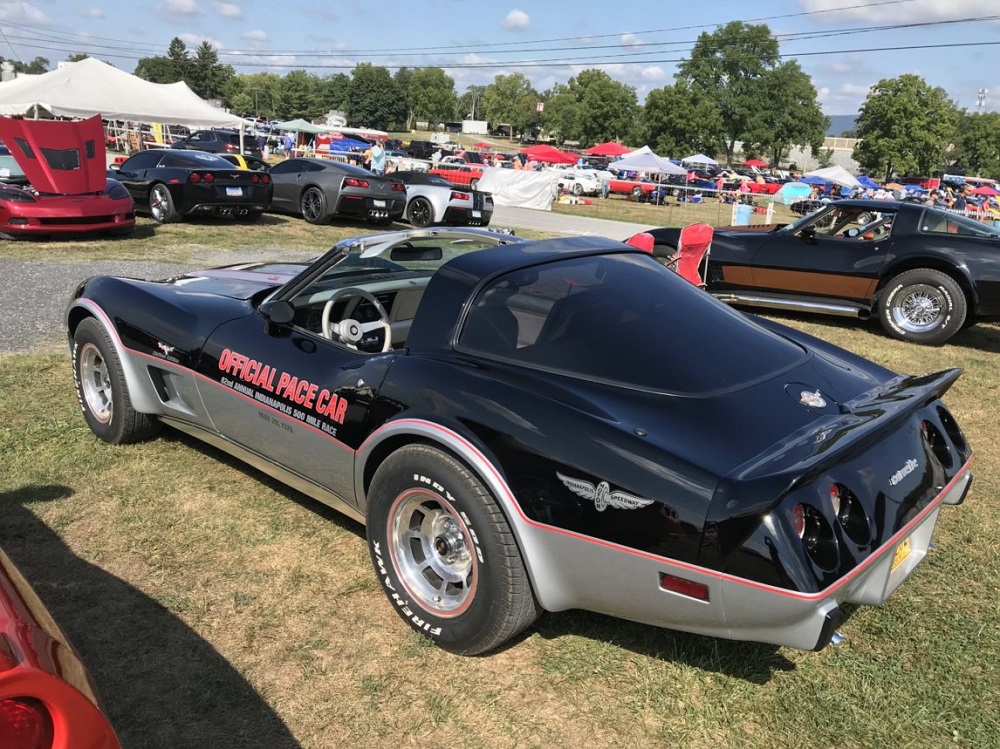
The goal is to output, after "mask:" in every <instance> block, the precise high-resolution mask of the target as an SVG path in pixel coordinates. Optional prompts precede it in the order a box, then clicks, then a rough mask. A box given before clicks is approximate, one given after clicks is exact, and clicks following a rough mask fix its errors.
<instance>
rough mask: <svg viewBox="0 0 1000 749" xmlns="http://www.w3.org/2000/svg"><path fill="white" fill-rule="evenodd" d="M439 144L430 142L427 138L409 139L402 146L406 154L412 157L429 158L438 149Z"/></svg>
mask: <svg viewBox="0 0 1000 749" xmlns="http://www.w3.org/2000/svg"><path fill="white" fill-rule="evenodd" d="M440 148H441V147H440V146H439V145H438V144H437V143H431V142H430V141H429V140H411V141H410V142H409V144H408V145H407V146H406V147H405V148H403V150H404V151H406V155H407V156H409V157H411V158H414V159H429V158H430V157H431V156H433V155H434V152H435V151H438V150H440Z"/></svg>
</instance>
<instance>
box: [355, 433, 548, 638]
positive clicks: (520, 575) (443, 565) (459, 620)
mask: <svg viewBox="0 0 1000 749" xmlns="http://www.w3.org/2000/svg"><path fill="white" fill-rule="evenodd" d="M367 532H368V547H369V551H370V552H371V557H372V562H373V563H374V565H375V570H376V572H377V573H378V576H379V581H380V582H381V584H382V587H383V589H384V590H385V593H386V595H387V596H388V597H389V600H390V602H391V603H392V604H393V608H394V609H395V610H396V613H398V614H399V615H400V616H401V617H402V618H403V619H404V620H405V621H406V623H407V624H409V625H410V626H411V627H412V628H413V629H415V630H416V631H417V632H419V633H421V634H422V635H425V636H427V637H429V638H431V639H432V640H433V641H434V642H436V643H437V644H438V645H440V646H441V647H442V648H445V649H446V650H450V651H451V652H454V653H459V654H461V655H478V654H480V653H485V652H487V651H489V650H492V649H494V648H496V647H499V646H500V645H502V644H503V643H505V642H506V641H508V640H510V639H511V638H512V637H514V636H515V635H517V634H518V633H519V632H521V631H522V630H524V629H525V628H526V627H528V626H529V625H530V624H531V623H532V622H533V621H534V620H535V619H536V618H537V617H538V614H539V613H540V609H539V606H538V604H537V602H536V601H535V597H534V594H533V593H532V591H531V583H530V582H529V580H528V574H527V571H526V569H525V566H524V562H523V560H522V559H521V554H520V552H519V550H518V548H517V543H516V541H515V540H514V535H513V533H512V532H511V529H510V526H509V525H508V524H507V520H506V518H505V517H504V514H503V512H502V511H501V510H500V508H499V506H498V505H497V503H496V500H495V499H494V498H493V496H492V495H491V494H490V492H489V490H487V489H486V487H485V486H483V484H482V483H481V482H480V481H479V480H478V479H477V478H476V477H475V476H474V475H473V474H472V473H471V472H470V471H469V470H468V468H466V467H465V466H464V465H463V464H462V463H460V462H459V461H458V460H456V459H455V458H454V457H452V456H451V455H449V454H448V453H446V452H443V451H441V450H438V449H437V448H434V447H431V446H429V445H409V446H407V447H403V448H400V449H399V450H397V451H396V452H394V453H393V454H392V455H390V456H389V457H388V458H387V459H386V460H385V462H384V463H383V464H382V465H381V466H379V469H378V471H377V472H376V473H375V477H374V479H373V480H372V484H371V489H370V491H369V493H368V518H367Z"/></svg>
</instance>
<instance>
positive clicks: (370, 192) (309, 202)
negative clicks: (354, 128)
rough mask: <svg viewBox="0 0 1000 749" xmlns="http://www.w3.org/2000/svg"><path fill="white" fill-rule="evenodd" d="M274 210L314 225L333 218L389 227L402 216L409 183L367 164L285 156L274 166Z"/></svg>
mask: <svg viewBox="0 0 1000 749" xmlns="http://www.w3.org/2000/svg"><path fill="white" fill-rule="evenodd" d="M270 174H271V179H272V180H273V181H274V202H273V203H272V204H271V208H272V210H275V211H281V212H283V213H291V214H293V215H296V216H302V218H304V219H305V220H306V221H308V222H309V223H310V224H328V223H330V221H331V220H333V219H334V218H353V219H363V220H365V221H367V222H368V223H371V224H375V225H376V226H386V225H388V224H391V223H392V222H393V221H396V220H397V219H399V218H402V216H403V211H404V210H405V209H406V186H405V185H404V184H403V183H402V182H400V181H399V180H397V179H393V178H392V177H391V176H390V177H380V176H378V175H375V174H373V173H372V172H370V171H368V170H367V169H362V168H361V167H357V166H353V165H352V164H344V163H341V162H339V161H329V160H327V159H286V160H285V161H282V162H281V163H279V164H275V165H274V166H272V167H271V172H270Z"/></svg>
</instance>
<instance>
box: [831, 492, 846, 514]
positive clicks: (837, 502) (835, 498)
mask: <svg viewBox="0 0 1000 749" xmlns="http://www.w3.org/2000/svg"><path fill="white" fill-rule="evenodd" d="M830 504H831V505H833V514H834V515H836V516H837V517H838V518H839V517H840V507H841V505H842V504H843V501H842V498H841V494H840V485H839V484H833V485H832V486H830Z"/></svg>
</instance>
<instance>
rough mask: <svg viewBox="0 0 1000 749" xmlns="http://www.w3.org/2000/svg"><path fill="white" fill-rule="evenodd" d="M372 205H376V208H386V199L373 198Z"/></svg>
mask: <svg viewBox="0 0 1000 749" xmlns="http://www.w3.org/2000/svg"><path fill="white" fill-rule="evenodd" d="M372 205H373V206H375V207H376V208H385V201H384V200H373V201H372Z"/></svg>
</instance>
